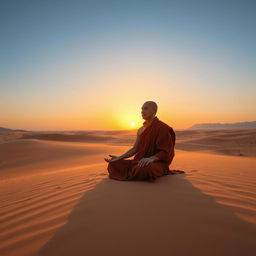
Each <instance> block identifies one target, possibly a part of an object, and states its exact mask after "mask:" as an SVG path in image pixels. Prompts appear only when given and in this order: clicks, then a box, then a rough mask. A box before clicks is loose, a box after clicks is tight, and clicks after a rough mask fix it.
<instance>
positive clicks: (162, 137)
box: [104, 101, 184, 182]
mask: <svg viewBox="0 0 256 256" xmlns="http://www.w3.org/2000/svg"><path fill="white" fill-rule="evenodd" d="M156 113H157V104H156V103H155V102H154V101H146V102H145V103H144V104H143V106H142V108H141V114H142V118H143V119H144V120H145V122H144V123H143V126H142V127H140V128H139V129H138V131H137V137H136V141H135V143H134V146H133V147H132V148H131V149H130V150H128V151H127V152H126V153H124V154H123V155H121V156H115V155H109V156H110V157H111V158H109V159H107V158H104V159H105V161H106V162H108V167H107V170H108V172H109V178H111V179H115V180H120V181H128V180H129V181H130V180H147V181H149V182H154V181H155V180H156V178H157V177H160V176H163V175H167V174H176V173H184V171H181V170H170V169H169V165H170V164H171V162H172V160H173V158H174V155H175V151H174V146H175V141H176V135H175V133H174V131H173V129H172V128H171V127H170V126H169V125H167V124H166V123H164V122H162V121H161V120H159V119H158V117H157V116H156ZM133 155H135V156H134V158H133V159H131V160H129V159H125V158H129V157H131V156H133Z"/></svg>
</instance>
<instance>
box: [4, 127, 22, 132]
mask: <svg viewBox="0 0 256 256" xmlns="http://www.w3.org/2000/svg"><path fill="white" fill-rule="evenodd" d="M0 132H26V130H21V129H15V130H13V129H10V128H5V127H0Z"/></svg>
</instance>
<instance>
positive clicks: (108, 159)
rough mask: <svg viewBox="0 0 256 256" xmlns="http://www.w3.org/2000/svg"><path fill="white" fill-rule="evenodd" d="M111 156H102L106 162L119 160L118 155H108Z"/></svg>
mask: <svg viewBox="0 0 256 256" xmlns="http://www.w3.org/2000/svg"><path fill="white" fill-rule="evenodd" d="M109 156H110V157H111V158H104V159H105V161H106V162H108V163H111V162H115V161H118V160H120V159H121V158H120V157H119V156H114V155H109Z"/></svg>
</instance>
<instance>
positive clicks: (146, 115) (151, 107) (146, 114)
mask: <svg viewBox="0 0 256 256" xmlns="http://www.w3.org/2000/svg"><path fill="white" fill-rule="evenodd" d="M156 112H157V104H156V103H155V102H154V101H152V100H148V101H146V102H144V104H143V105H142V107H141V115H142V117H143V119H145V120H152V118H154V117H155V115H156Z"/></svg>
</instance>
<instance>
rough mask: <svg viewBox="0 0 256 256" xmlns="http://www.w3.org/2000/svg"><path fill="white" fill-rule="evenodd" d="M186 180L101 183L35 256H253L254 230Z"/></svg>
mask: <svg viewBox="0 0 256 256" xmlns="http://www.w3.org/2000/svg"><path fill="white" fill-rule="evenodd" d="M185 177H186V175H185V174H178V175H168V176H163V177H160V178H158V179H157V181H156V182H155V183H149V182H144V181H115V180H112V179H109V178H108V177H107V178H105V179H103V180H102V181H101V182H100V183H99V184H97V185H96V186H95V188H94V189H92V190H90V191H87V192H86V193H85V194H84V196H83V197H82V198H81V199H80V201H79V203H78V204H77V205H76V206H75V207H74V209H73V211H72V213H71V214H70V216H69V218H68V221H67V223H66V224H65V225H64V226H63V227H61V228H60V229H59V230H58V231H57V232H56V233H55V235H54V236H53V238H52V239H50V240H49V241H48V243H46V244H45V246H44V247H43V248H42V249H41V250H40V252H39V255H40V256H53V255H54V256H64V255H68V256H71V255H72V256H78V255H79V256H80V255H81V256H82V255H83V256H84V255H89V256H96V255H97V256H99V255H112V256H115V255H116V256H117V255H118V256H128V255H129V256H134V255H135V256H136V255H139V256H143V255H145V256H157V255H159V256H170V255H172V256H178V255H179V256H183V255H184V256H185V255H202V256H219V255H232V256H237V255H241V256H246V255H253V254H254V253H255V250H256V245H255V243H254V242H255V240H254V239H255V237H256V228H255V227H254V226H252V225H251V224H249V223H246V222H244V221H242V220H241V219H239V218H238V217H237V216H236V215H234V213H233V212H232V211H231V209H229V208H228V207H226V206H223V205H220V204H218V203H216V202H215V201H214V199H213V198H212V197H210V196H208V195H205V194H203V193H202V192H201V191H200V190H198V189H197V188H195V187H194V186H193V185H192V184H191V183H190V182H189V181H188V180H187V179H186V178H185Z"/></svg>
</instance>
